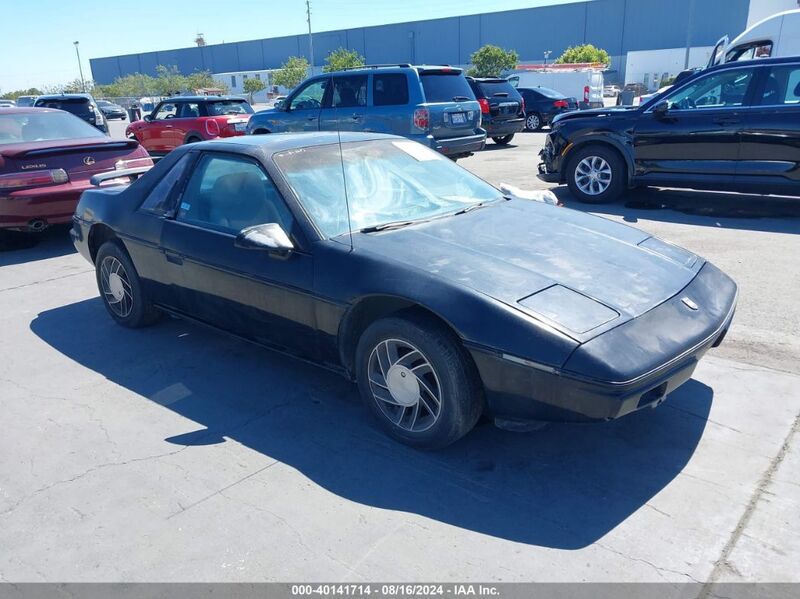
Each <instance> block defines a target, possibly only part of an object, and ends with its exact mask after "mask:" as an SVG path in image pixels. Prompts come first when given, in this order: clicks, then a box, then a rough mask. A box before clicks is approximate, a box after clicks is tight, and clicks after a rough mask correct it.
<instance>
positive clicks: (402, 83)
mask: <svg viewBox="0 0 800 599" xmlns="http://www.w3.org/2000/svg"><path fill="white" fill-rule="evenodd" d="M406 104H408V77H406V76H405V74H404V73H388V74H386V75H373V76H372V105H373V106H404V105H406Z"/></svg>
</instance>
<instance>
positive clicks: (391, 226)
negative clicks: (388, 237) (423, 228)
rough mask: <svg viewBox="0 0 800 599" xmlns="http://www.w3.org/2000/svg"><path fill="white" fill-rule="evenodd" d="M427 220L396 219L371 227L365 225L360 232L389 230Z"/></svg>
mask: <svg viewBox="0 0 800 599" xmlns="http://www.w3.org/2000/svg"><path fill="white" fill-rule="evenodd" d="M421 222H425V221H424V220H396V221H392V222H390V223H382V224H380V225H372V226H370V227H364V228H363V229H359V232H360V233H375V232H376V231H388V230H389V229H400V228H401V227H407V226H408V225H413V224H415V223H421Z"/></svg>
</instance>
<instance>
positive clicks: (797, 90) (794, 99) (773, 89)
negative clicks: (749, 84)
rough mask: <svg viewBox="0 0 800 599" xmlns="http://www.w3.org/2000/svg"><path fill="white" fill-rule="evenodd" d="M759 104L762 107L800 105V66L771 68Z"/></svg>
mask: <svg viewBox="0 0 800 599" xmlns="http://www.w3.org/2000/svg"><path fill="white" fill-rule="evenodd" d="M759 104H761V105H762V106H798V105H800V65H786V66H779V67H772V68H770V69H769V74H768V75H767V78H766V81H765V82H764V89H763V91H762V92H761V97H760V101H759Z"/></svg>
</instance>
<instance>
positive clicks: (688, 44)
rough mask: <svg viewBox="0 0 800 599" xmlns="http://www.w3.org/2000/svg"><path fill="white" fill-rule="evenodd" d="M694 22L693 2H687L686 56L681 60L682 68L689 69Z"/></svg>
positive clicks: (692, 0) (691, 0)
mask: <svg viewBox="0 0 800 599" xmlns="http://www.w3.org/2000/svg"><path fill="white" fill-rule="evenodd" d="M693 20H694V0H689V22H688V23H687V24H686V56H685V57H684V60H683V68H684V69H688V68H689V54H690V52H691V50H692V24H693V23H692V21H693Z"/></svg>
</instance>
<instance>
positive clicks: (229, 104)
mask: <svg viewBox="0 0 800 599" xmlns="http://www.w3.org/2000/svg"><path fill="white" fill-rule="evenodd" d="M208 114H209V115H211V116H223V115H226V114H253V108H252V107H251V106H250V104H248V103H247V102H245V101H244V100H226V101H223V102H209V103H208Z"/></svg>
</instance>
